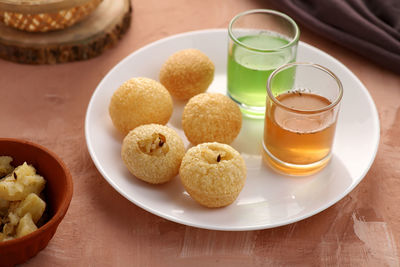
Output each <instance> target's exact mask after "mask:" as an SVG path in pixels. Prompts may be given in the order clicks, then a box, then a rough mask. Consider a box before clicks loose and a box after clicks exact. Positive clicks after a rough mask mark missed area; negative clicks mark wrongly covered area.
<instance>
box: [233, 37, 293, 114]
mask: <svg viewBox="0 0 400 267" xmlns="http://www.w3.org/2000/svg"><path fill="white" fill-rule="evenodd" d="M238 40H239V41H240V42H242V43H244V44H246V45H247V46H250V47H254V48H257V49H262V50H267V49H268V50H272V49H277V48H280V47H282V46H285V45H287V44H288V43H289V41H288V40H286V39H284V38H283V37H280V36H278V35H273V34H271V33H269V34H260V35H247V36H242V37H240V38H238ZM294 51H295V50H294ZM294 58H295V55H293V54H292V49H291V48H287V49H283V50H280V51H279V52H275V51H271V52H258V51H254V50H249V49H247V48H243V47H242V46H239V45H237V44H235V43H234V44H233V45H232V47H230V51H229V55H228V94H229V96H230V97H231V98H232V99H233V100H235V101H236V102H238V103H239V104H240V106H241V108H242V111H243V112H245V113H248V115H256V116H257V115H258V116H260V115H261V116H262V115H263V114H264V112H265V110H264V109H265V97H266V90H267V89H266V88H267V80H268V77H269V75H270V74H271V73H272V72H273V71H274V70H275V69H276V68H277V67H279V66H281V65H283V64H286V63H289V62H292V61H293V60H294ZM293 72H294V71H286V72H285V75H280V77H279V81H276V82H275V83H274V85H277V86H275V87H277V88H289V87H291V85H292V82H293V75H294V73H293ZM280 83H281V84H280ZM286 90H287V89H286Z"/></svg>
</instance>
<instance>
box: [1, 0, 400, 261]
mask: <svg viewBox="0 0 400 267" xmlns="http://www.w3.org/2000/svg"><path fill="white" fill-rule="evenodd" d="M268 7H272V8H275V9H279V7H276V6H275V7H273V6H271V5H270V4H268V2H267V1H261V0H260V1H258V0H242V1H233V0H218V1H215V0H203V1H185V0H175V1H157V0H146V1H144V0H136V1H133V8H134V12H133V20H132V26H131V28H130V29H129V31H128V33H127V35H126V36H125V37H124V39H122V41H121V42H120V43H119V44H118V45H117V46H116V47H114V48H113V49H111V50H109V51H107V52H106V53H104V54H103V55H101V56H100V57H97V58H95V59H92V60H89V61H84V62H77V63H70V64H63V65H55V66H29V65H19V64H15V63H11V62H7V61H2V60H1V61H0V70H1V75H0V84H1V85H0V103H1V104H0V114H1V115H0V124H1V127H0V136H2V137H16V138H26V139H28V140H31V141H33V142H36V143H39V144H42V145H44V146H46V147H47V148H49V149H50V150H52V151H54V152H55V153H57V154H58V155H59V156H60V157H61V158H62V159H63V160H64V162H65V163H66V165H67V166H68V167H69V168H70V171H71V174H72V177H73V179H74V185H75V186H74V197H73V199H72V202H71V206H70V208H69V211H68V213H67V215H66V217H65V219H64V220H63V222H62V223H61V224H60V227H59V229H58V231H57V232H56V234H55V236H54V238H53V239H52V240H51V241H50V243H49V245H48V246H47V248H46V249H44V250H43V251H42V252H41V253H39V254H38V255H37V256H36V257H34V258H33V259H31V260H30V261H29V262H28V263H26V266H41V267H42V266H128V265H129V266H216V265H219V264H221V265H224V266H250V265H252V266H264V265H274V266H276V265H280V266H282V265H300V266H337V265H340V266H350V265H352V266H399V264H400V259H399V256H400V245H399V243H400V220H399V218H400V209H399V208H398V195H399V194H400V164H399V162H400V141H399V140H400V139H399V135H400V124H399V123H398V122H399V121H400V103H399V100H400V77H399V76H398V75H396V74H394V73H392V72H390V71H387V70H384V69H381V68H379V67H377V66H376V65H373V64H372V63H371V62H369V61H367V60H365V59H363V58H362V57H360V56H357V55H355V54H353V53H352V52H350V51H349V50H346V49H344V48H342V47H340V46H338V45H336V44H334V43H332V42H330V41H328V40H326V39H323V38H321V37H319V36H317V35H315V34H313V33H311V32H309V31H308V30H307V29H306V28H304V27H303V25H300V27H301V40H302V41H305V42H307V43H309V44H311V45H313V46H316V47H318V48H320V49H322V50H324V51H326V52H327V53H329V54H331V55H332V56H334V57H336V58H337V59H339V60H340V61H342V62H343V63H344V64H345V65H346V66H347V67H348V68H350V70H352V71H353V72H354V73H355V74H356V75H357V76H358V77H359V79H360V80H361V81H362V82H363V83H364V84H365V86H366V87H367V88H368V90H369V92H370V93H371V95H372V97H373V99H374V101H375V103H376V105H377V108H378V111H379V116H380V120H381V141H380V147H379V150H378V154H377V158H376V160H375V162H374V164H373V165H372V167H371V170H370V171H369V172H368V174H367V176H366V177H365V179H364V180H363V181H362V182H361V183H360V185H358V186H357V187H356V189H354V191H353V192H351V194H349V195H348V196H347V197H345V198H344V199H343V200H341V201H340V202H338V203H337V204H336V205H334V206H333V207H331V208H329V209H327V210H325V211H324V212H321V213H320V214H318V215H315V216H313V217H311V218H309V219H306V220H303V221H301V222H298V223H295V224H291V225H288V226H284V227H280V228H276V229H269V230H263V231H252V232H216V231H207V230H200V229H196V228H192V227H186V226H183V225H179V224H176V223H173V222H169V221H167V220H164V219H161V218H159V217H157V216H155V215H152V214H150V213H148V212H146V211H144V210H142V209H140V208H139V207H137V206H135V205H133V204H132V203H130V202H129V201H128V200H126V199H124V198H123V197H122V196H121V195H119V194H118V193H117V192H116V191H115V190H114V189H113V188H112V187H111V186H109V185H108V184H107V182H106V181H105V180H104V179H103V178H102V177H101V175H100V174H99V173H98V172H97V170H96V168H95V167H94V165H93V163H92V161H91V159H90V156H89V153H88V151H87V149H86V144H85V139H84V116H85V112H86V107H87V104H88V101H89V99H90V97H91V95H92V93H93V91H94V89H95V88H96V86H97V84H98V83H99V82H100V80H101V79H102V77H103V76H104V75H105V74H106V73H107V72H108V71H109V70H110V69H111V68H112V67H113V66H114V65H115V64H116V63H118V62H119V61H120V60H121V59H122V58H124V57H125V56H127V55H128V54H130V53H131V52H133V51H135V50H136V49H138V48H140V47H142V46H144V45H146V44H148V43H150V42H153V41H156V40H158V39H160V38H163V37H166V36H169V35H172V34H176V33H181V32H186V31H192V30H199V29H208V28H225V27H227V25H228V22H229V20H230V18H231V17H233V16H234V15H235V14H237V13H238V12H240V11H244V10H247V9H252V8H268Z"/></svg>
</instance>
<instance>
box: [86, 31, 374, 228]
mask: <svg viewBox="0 0 400 267" xmlns="http://www.w3.org/2000/svg"><path fill="white" fill-rule="evenodd" d="M215 32H221V33H226V34H227V30H226V29H219V28H216V29H202V30H195V31H188V32H182V33H178V34H174V35H170V36H167V37H164V38H161V39H159V40H156V41H154V42H151V43H148V44H145V45H144V46H142V47H140V48H138V49H137V50H135V51H133V52H131V53H130V54H129V55H127V56H125V57H124V58H123V59H121V60H120V61H119V62H118V63H117V64H115V65H114V66H113V67H112V68H111V69H110V70H109V71H108V72H107V74H106V75H105V76H104V77H103V78H102V80H101V81H100V82H99V83H98V84H97V86H96V89H95V90H94V91H93V93H92V95H91V97H90V101H89V104H88V106H87V109H86V115H85V141H86V147H87V149H88V151H89V155H90V157H91V159H92V161H93V163H94V165H95V167H96V169H97V170H98V171H99V172H100V174H101V175H102V177H103V179H105V180H106V181H107V182H108V183H109V184H110V185H111V186H112V187H113V188H114V190H116V191H117V192H118V193H119V194H121V195H122V196H123V197H124V198H126V199H127V200H129V201H130V202H132V203H133V204H135V205H136V206H138V207H140V208H142V209H144V210H146V211H148V212H150V213H152V214H154V215H156V216H159V217H161V218H164V219H167V220H169V221H173V222H175V223H179V224H182V225H187V226H192V227H196V228H201V229H208V230H218V231H253V230H263V229H271V228H276V227H279V226H284V225H288V224H292V223H295V222H298V221H301V220H304V219H306V218H310V217H312V216H314V215H316V214H318V213H320V212H322V211H324V210H326V209H328V208H330V207H332V206H333V205H335V204H336V203H337V202H339V201H340V200H342V199H343V198H344V197H345V196H347V195H348V194H349V193H351V191H353V189H354V188H355V187H356V186H357V185H358V184H359V183H360V182H361V181H362V180H363V179H364V178H365V176H366V174H367V173H368V171H369V170H370V169H371V166H372V164H373V162H374V161H375V158H376V155H377V152H378V148H379V142H380V120H379V113H378V110H377V108H376V105H375V102H374V101H373V99H372V96H371V94H370V93H369V91H368V89H367V88H366V87H365V85H364V84H363V83H362V82H361V81H360V79H359V78H358V77H357V76H356V75H355V74H354V73H353V72H352V71H351V70H350V69H349V68H348V67H346V66H345V65H344V64H343V63H342V62H340V61H339V60H338V59H336V58H335V57H333V56H331V55H330V54H328V53H327V52H325V51H323V50H321V49H319V48H317V47H315V46H312V45H310V44H308V43H305V42H302V41H299V45H300V44H301V45H302V46H305V47H307V48H308V49H311V50H313V51H314V52H317V53H319V54H321V53H322V54H324V55H325V56H327V57H329V58H330V60H332V61H333V62H334V63H335V64H337V65H338V67H339V68H340V69H343V70H345V72H346V73H347V74H349V75H350V76H351V79H352V80H354V81H355V82H356V83H358V84H359V85H360V88H361V89H362V90H363V92H364V93H365V95H366V97H367V100H368V102H369V104H370V106H371V108H372V109H371V111H372V113H373V114H374V115H375V116H373V122H374V124H375V125H376V126H377V127H376V128H375V132H374V135H375V136H376V137H377V138H376V140H375V146H374V149H373V154H371V159H370V161H369V162H368V164H367V167H366V168H365V169H364V171H363V173H362V174H361V175H360V177H359V178H358V180H356V181H354V182H353V183H352V185H351V186H349V187H348V188H347V189H346V190H345V191H343V192H342V193H341V194H340V195H338V196H337V197H335V198H334V199H333V200H331V201H330V202H328V203H327V204H326V205H322V206H321V207H320V208H317V209H315V210H313V211H312V212H309V213H307V214H304V215H302V216H298V217H295V218H292V219H289V220H286V221H284V222H280V223H273V224H268V225H265V224H261V225H259V224H257V225H244V226H233V227H232V226H231V227H221V226H210V225H208V226H205V225H202V224H196V223H192V222H187V221H185V220H182V219H179V218H177V217H174V216H172V215H169V214H165V213H162V212H160V211H158V210H157V209H154V208H152V207H149V206H147V205H145V204H143V203H142V202H141V201H138V200H136V199H133V198H131V197H130V196H129V195H128V194H126V193H125V192H124V191H123V190H120V188H119V186H118V185H117V184H116V183H115V182H114V181H113V180H112V179H109V178H108V175H107V174H106V172H105V171H104V169H103V167H102V166H101V164H100V162H99V160H98V158H97V156H96V154H95V152H94V148H93V145H92V144H91V139H90V138H89V136H90V128H89V126H88V125H89V117H90V110H91V109H92V107H93V105H94V99H95V98H96V97H95V96H96V95H97V94H98V93H99V91H100V87H101V86H102V85H103V83H105V81H106V80H107V79H108V77H109V76H111V75H113V73H114V71H115V70H116V69H117V68H119V66H120V65H123V64H124V63H125V62H126V61H129V60H130V58H131V57H134V56H135V55H136V54H139V53H141V52H142V51H143V50H146V49H151V47H153V46H157V45H158V44H160V43H163V42H168V41H170V40H172V39H175V38H180V37H183V36H190V35H197V34H207V33H215Z"/></svg>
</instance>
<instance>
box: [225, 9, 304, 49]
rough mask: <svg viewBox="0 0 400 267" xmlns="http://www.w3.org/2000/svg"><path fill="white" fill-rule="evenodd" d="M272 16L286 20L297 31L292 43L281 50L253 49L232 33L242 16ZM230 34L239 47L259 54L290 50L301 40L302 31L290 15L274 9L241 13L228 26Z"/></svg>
mask: <svg viewBox="0 0 400 267" xmlns="http://www.w3.org/2000/svg"><path fill="white" fill-rule="evenodd" d="M257 13H258V14H270V15H271V14H272V15H276V16H279V17H281V18H283V19H286V20H287V21H289V23H290V24H291V25H292V26H293V27H294V29H295V36H294V37H293V38H292V39H291V40H290V42H289V43H288V44H286V45H284V46H281V47H279V48H275V49H259V48H255V47H251V46H249V45H247V44H245V43H243V42H241V41H239V40H238V38H236V36H235V35H234V34H233V32H232V26H233V24H234V23H235V22H236V21H237V20H238V19H239V18H240V17H242V16H245V15H249V14H257ZM228 34H229V37H230V38H231V39H232V40H233V41H234V42H235V43H236V44H238V45H240V46H242V47H244V48H247V49H249V50H253V51H257V52H275V51H280V50H282V49H285V48H288V47H292V46H293V45H295V44H296V43H297V42H298V41H299V39H300V29H299V27H298V26H297V23H296V22H295V21H294V20H293V19H292V18H291V17H289V16H288V15H286V14H284V13H282V12H279V11H276V10H272V9H251V10H247V11H244V12H241V13H239V14H237V15H236V16H234V17H233V19H232V20H231V21H230V22H229V26H228Z"/></svg>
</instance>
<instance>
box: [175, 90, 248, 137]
mask: <svg viewBox="0 0 400 267" xmlns="http://www.w3.org/2000/svg"><path fill="white" fill-rule="evenodd" d="M182 127H183V131H184V132H185V135H186V137H187V138H188V140H189V141H190V142H191V143H192V144H195V145H197V144H201V143H205V142H219V143H225V144H230V143H231V142H232V141H233V140H234V139H235V138H236V136H237V135H238V134H239V132H240V128H241V127H242V113H241V112H240V109H239V107H238V105H236V103H235V102H233V101H232V100H231V99H230V98H229V97H227V96H225V95H223V94H218V93H203V94H199V95H196V96H194V97H192V98H191V99H190V100H189V102H188V103H187V104H186V106H185V108H184V110H183V115H182Z"/></svg>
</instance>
